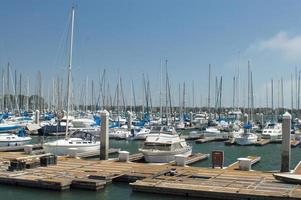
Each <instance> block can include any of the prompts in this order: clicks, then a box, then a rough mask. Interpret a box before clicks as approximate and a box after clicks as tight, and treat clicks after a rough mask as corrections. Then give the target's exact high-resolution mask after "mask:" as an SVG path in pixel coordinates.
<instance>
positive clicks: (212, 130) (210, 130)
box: [204, 126, 221, 137]
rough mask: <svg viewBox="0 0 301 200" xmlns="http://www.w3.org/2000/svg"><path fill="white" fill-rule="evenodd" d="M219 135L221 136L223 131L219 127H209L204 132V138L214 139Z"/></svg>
mask: <svg viewBox="0 0 301 200" xmlns="http://www.w3.org/2000/svg"><path fill="white" fill-rule="evenodd" d="M219 134H221V131H220V130H219V129H218V128H217V127H214V126H209V127H207V128H206V130H205V131H204V136H206V137H214V136H217V135H219Z"/></svg>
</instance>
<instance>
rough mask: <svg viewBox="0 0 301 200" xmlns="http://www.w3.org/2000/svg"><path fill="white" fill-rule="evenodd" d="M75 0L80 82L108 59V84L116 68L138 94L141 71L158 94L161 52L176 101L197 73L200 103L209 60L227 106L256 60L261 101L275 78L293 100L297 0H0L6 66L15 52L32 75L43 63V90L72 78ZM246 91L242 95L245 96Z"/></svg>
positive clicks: (17, 65)
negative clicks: (235, 81) (69, 38)
mask: <svg viewBox="0 0 301 200" xmlns="http://www.w3.org/2000/svg"><path fill="white" fill-rule="evenodd" d="M73 4H75V5H76V16H75V21H76V24H75V42H74V62H73V78H74V80H75V83H74V90H77V87H79V84H81V83H82V82H83V80H85V78H86V77H88V79H89V80H92V79H94V80H95V81H96V82H97V81H98V79H99V78H98V76H99V73H100V72H101V71H102V70H103V69H104V68H106V69H107V71H108V74H109V75H108V76H109V79H110V80H111V81H110V84H112V85H115V84H116V82H117V77H118V76H119V75H120V76H121V77H122V79H123V82H124V87H125V90H126V91H128V90H129V86H128V83H129V81H130V80H132V79H133V80H134V81H135V85H136V88H135V89H136V93H137V95H138V94H139V93H141V92H140V91H141V82H142V81H141V79H142V73H145V74H147V75H148V76H149V79H150V82H151V88H152V93H153V99H156V100H154V102H158V98H156V97H157V95H158V94H159V91H158V88H159V82H160V78H159V77H160V59H165V58H167V59H168V70H169V74H170V78H171V83H172V85H173V90H172V94H173V96H174V100H173V101H174V102H173V104H175V105H177V104H178V94H177V93H178V91H177V88H178V84H179V83H183V82H184V81H185V82H186V85H188V88H187V89H188V90H189V91H188V96H189V97H187V99H186V100H187V102H188V103H190V104H191V102H192V100H191V99H192V98H191V88H192V87H191V85H192V81H194V84H195V91H196V92H195V93H196V94H195V96H196V97H195V98H196V99H195V102H196V104H200V102H202V103H203V104H205V101H206V98H207V93H208V92H207V87H208V64H209V63H211V65H212V73H213V77H212V79H214V76H221V75H222V76H223V81H224V85H223V87H224V91H223V96H224V98H223V104H224V105H231V102H232V78H233V76H234V74H235V71H236V69H237V66H238V65H239V69H240V76H241V81H240V91H243V90H245V89H244V88H246V83H245V82H246V74H247V60H250V61H251V68H252V71H253V79H254V82H255V83H254V93H255V104H256V105H259V104H261V105H265V104H266V103H265V94H264V92H265V91H266V89H265V88H266V85H267V84H269V83H270V80H271V78H273V79H274V80H275V81H277V80H279V79H280V78H281V77H283V79H284V83H285V85H284V87H285V96H286V98H285V104H286V105H290V99H289V96H290V93H289V90H290V80H289V79H290V75H291V73H292V72H294V68H295V66H297V67H298V68H300V62H301V56H300V55H301V15H300V9H301V2H300V1H293V0H282V1H279V0H278V1H276V0H273V1H268V0H267V1H262V0H252V1H240V0H227V1H222V0H215V1H214V0H208V1H200V0H189V1H184V0H163V1H162V0H151V1H146V0H131V1H126V0H114V1H112V0H107V1H103V0H88V1H83V0H82V1H68V0H64V1H61V0H44V1H40V0H26V1H23V0H2V1H1V7H0V24H1V29H0V64H1V66H3V67H5V66H6V63H7V62H8V61H9V62H10V63H11V65H12V68H13V69H16V70H17V71H18V72H22V73H23V75H24V77H28V78H30V79H31V82H32V83H34V81H35V79H36V74H37V71H38V70H40V71H41V72H42V75H43V80H44V87H45V89H46V86H47V85H48V84H49V82H50V81H51V79H52V78H53V77H55V76H57V75H61V76H64V77H66V76H67V71H66V69H67V66H66V63H67V58H66V51H67V50H66V49H67V47H66V35H67V32H66V30H67V25H68V17H69V15H70V9H71V6H72V5H73ZM96 84H98V83H96ZM32 87H33V86H32ZM276 88H277V86H276ZM276 88H275V89H274V90H276ZM126 93H129V92H126ZM212 93H213V92H212ZM240 93H241V97H240V99H241V104H243V101H242V99H243V96H245V95H242V92H240ZM276 93H277V91H276V92H275V96H274V98H275V99H276V100H275V101H274V102H275V105H276V104H277V98H276V97H277V96H276ZM140 96H141V95H140ZM200 96H202V99H200ZM137 98H138V99H139V98H141V97H137Z"/></svg>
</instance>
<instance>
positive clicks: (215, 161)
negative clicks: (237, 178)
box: [211, 151, 224, 168]
mask: <svg viewBox="0 0 301 200" xmlns="http://www.w3.org/2000/svg"><path fill="white" fill-rule="evenodd" d="M211 160H212V168H215V167H220V168H223V167H224V152H223V151H212V153H211Z"/></svg>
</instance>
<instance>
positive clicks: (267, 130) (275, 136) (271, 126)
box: [262, 122, 282, 141]
mask: <svg viewBox="0 0 301 200" xmlns="http://www.w3.org/2000/svg"><path fill="white" fill-rule="evenodd" d="M262 138H263V139H269V140H271V141H277V140H282V124H281V123H271V122H269V123H267V125H266V126H265V127H264V128H263V130H262Z"/></svg>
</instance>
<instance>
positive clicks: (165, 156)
mask: <svg viewBox="0 0 301 200" xmlns="http://www.w3.org/2000/svg"><path fill="white" fill-rule="evenodd" d="M160 130H164V127H161V129H160ZM166 130H168V129H166ZM162 132H163V131H159V132H157V133H151V134H149V135H148V136H147V137H146V140H145V142H144V144H143V147H142V148H140V149H139V151H140V152H141V153H142V154H143V155H144V158H145V161H146V162H150V163H168V162H171V161H174V160H175V155H179V154H181V155H185V156H190V155H191V152H192V147H191V146H189V145H187V143H186V141H185V139H181V138H180V137H179V135H178V134H174V133H171V132H168V131H166V132H164V133H162Z"/></svg>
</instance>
